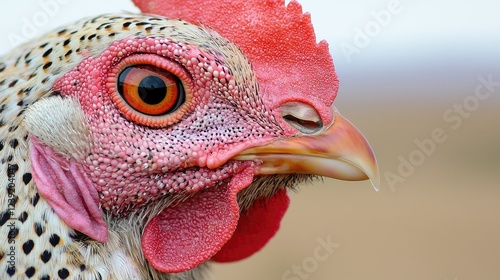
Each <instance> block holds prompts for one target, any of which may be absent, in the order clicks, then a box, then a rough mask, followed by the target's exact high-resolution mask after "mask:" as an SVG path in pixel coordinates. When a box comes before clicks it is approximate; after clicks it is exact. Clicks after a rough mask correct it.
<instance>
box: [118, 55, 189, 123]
mask: <svg viewBox="0 0 500 280" xmlns="http://www.w3.org/2000/svg"><path fill="white" fill-rule="evenodd" d="M118 93H119V94H120V95H121V96H122V98H123V99H124V100H125V101H126V102H127V104H128V105H129V106H130V107H132V108H133V109H134V110H137V111H138V112H140V113H143V114H146V115H150V116H161V115H165V114H169V113H172V112H174V111H175V110H177V109H179V107H181V105H182V104H184V102H185V100H186V94H185V91H184V87H183V85H182V83H181V81H180V80H179V78H178V77H177V76H175V75H174V74H172V73H170V72H169V71H167V70H164V69H162V68H158V67H156V66H152V65H133V66H129V67H127V68H125V69H123V70H122V71H121V73H120V74H119V75H118Z"/></svg>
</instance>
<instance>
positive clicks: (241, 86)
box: [0, 15, 307, 280]
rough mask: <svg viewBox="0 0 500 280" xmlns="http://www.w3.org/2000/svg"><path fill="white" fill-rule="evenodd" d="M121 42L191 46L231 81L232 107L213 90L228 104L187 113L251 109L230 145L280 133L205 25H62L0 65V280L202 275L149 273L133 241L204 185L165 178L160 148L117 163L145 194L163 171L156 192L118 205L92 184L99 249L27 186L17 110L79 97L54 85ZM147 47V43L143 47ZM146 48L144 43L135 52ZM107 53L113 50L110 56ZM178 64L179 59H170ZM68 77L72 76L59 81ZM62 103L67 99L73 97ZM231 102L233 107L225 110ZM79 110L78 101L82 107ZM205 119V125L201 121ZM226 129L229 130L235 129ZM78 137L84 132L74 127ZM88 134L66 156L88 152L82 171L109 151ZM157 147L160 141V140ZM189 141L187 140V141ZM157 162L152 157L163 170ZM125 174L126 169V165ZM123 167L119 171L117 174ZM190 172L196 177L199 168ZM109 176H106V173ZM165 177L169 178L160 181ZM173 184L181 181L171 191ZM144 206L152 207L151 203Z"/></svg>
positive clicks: (134, 21)
mask: <svg viewBox="0 0 500 280" xmlns="http://www.w3.org/2000/svg"><path fill="white" fill-rule="evenodd" d="M130 38H132V39H133V40H135V41H134V42H146V41H147V40H153V42H152V44H153V45H154V44H156V45H158V40H162V39H165V40H164V41H162V42H164V44H165V45H170V46H174V45H176V46H178V48H180V49H182V48H193V49H196V50H197V51H198V52H200V53H205V54H208V56H211V58H206V61H205V63H206V65H203V63H201V62H200V65H201V67H200V69H205V70H207V69H208V67H211V65H213V64H214V63H215V64H218V65H219V66H221V67H222V69H223V71H225V72H226V73H228V74H231V83H229V81H226V82H228V84H227V86H228V87H229V86H233V87H234V90H233V92H234V93H235V94H239V95H241V96H240V97H241V99H240V100H239V101H235V100H232V98H234V96H231V95H228V94H227V93H226V92H223V91H220V92H218V94H222V95H224V94H225V95H226V96H225V98H226V99H228V100H229V101H228V102H230V103H227V104H222V103H220V104H218V105H217V106H214V107H209V106H204V107H202V108H205V111H204V113H203V112H197V113H198V117H199V116H200V115H199V114H202V116H205V117H206V116H208V115H209V113H210V112H213V111H217V110H218V111H220V112H225V111H226V110H233V109H234V108H235V107H240V108H243V110H247V109H246V108H252V109H251V110H252V111H251V112H243V113H241V114H240V113H238V117H239V118H242V119H246V120H247V121H248V122H250V123H254V124H255V126H253V127H250V128H249V129H248V130H247V129H246V130H244V131H239V132H237V133H239V134H242V133H243V134H245V133H246V135H243V137H241V138H239V139H240V140H237V141H243V140H244V139H245V138H248V137H255V138H259V137H261V138H262V137H263V138H265V135H270V136H276V135H280V134H281V133H282V132H281V131H279V129H277V127H278V126H276V125H275V124H274V121H273V118H272V116H269V114H268V113H267V112H266V109H265V107H264V106H263V105H262V101H261V100H260V99H259V97H258V95H257V94H256V93H257V90H258V85H257V82H256V80H255V75H254V73H253V71H252V69H251V65H250V63H249V62H248V61H247V60H246V59H245V57H244V56H243V55H242V53H241V52H240V51H239V49H238V48H237V47H236V46H235V45H233V44H232V43H230V42H228V41H226V40H225V39H223V38H222V37H220V36H219V35H217V34H216V33H215V32H213V31H211V30H209V29H207V28H203V27H198V26H194V25H191V24H188V23H186V22H183V21H180V20H168V19H164V18H157V17H151V16H143V15H105V16H100V17H95V18H90V19H84V20H81V21H79V22H77V23H75V24H74V25H68V26H66V27H65V28H62V29H59V30H57V31H55V32H53V33H49V34H47V35H45V36H43V37H41V38H39V39H37V40H34V41H32V42H30V43H27V44H24V45H22V46H20V47H18V48H17V49H16V50H14V51H13V52H12V53H11V54H9V55H7V56H5V57H1V58H0V159H1V165H2V168H1V170H3V172H2V173H0V183H1V184H2V187H1V188H0V236H2V240H8V241H9V242H2V243H1V244H0V278H1V279H9V277H11V278H12V279H25V278H32V279H43V280H47V279H179V280H180V279H205V277H206V275H205V273H204V272H203V271H204V270H205V268H206V266H205V265H201V266H199V267H198V268H196V269H193V270H191V271H187V272H184V273H180V274H175V275H168V274H164V273H161V272H158V271H156V270H155V269H153V268H152V267H151V266H150V265H149V263H148V262H147V261H146V260H145V258H144V256H143V254H142V251H141V245H140V235H141V232H142V229H143V227H144V225H145V224H146V222H147V221H149V220H150V219H151V217H152V216H154V215H155V214H156V213H158V212H159V211H161V209H163V208H164V207H165V206H166V205H168V204H170V203H172V201H173V200H174V199H177V198H179V197H182V196H183V195H188V194H185V193H186V192H187V193H189V192H190V191H194V190H197V188H206V187H210V184H211V183H207V184H201V185H199V186H193V185H190V186H189V187H190V188H186V186H185V185H182V182H184V181H183V180H180V179H178V178H175V174H174V173H175V171H176V168H179V166H174V167H172V168H170V167H169V166H171V165H168V164H166V163H165V162H175V161H176V160H177V161H178V158H176V157H175V156H172V153H167V154H168V155H163V158H162V157H161V156H160V152H161V151H156V153H154V152H153V154H154V156H155V158H154V159H153V161H151V158H150V159H148V160H149V161H148V160H146V161H145V162H144V161H141V160H140V157H142V156H143V155H144V154H143V152H144V151H145V150H143V149H142V148H141V147H137V149H136V150H134V151H132V152H131V153H128V154H127V157H129V158H133V159H134V160H137V161H136V162H135V163H133V164H132V166H138V169H137V171H138V173H139V175H136V177H135V179H134V180H143V181H142V182H143V185H141V187H147V186H148V185H147V184H149V183H147V182H149V181H151V180H150V179H151V178H154V179H156V180H158V179H161V178H159V175H158V172H159V171H161V172H163V174H167V175H164V176H163V178H164V179H163V184H157V183H156V182H153V183H154V184H156V186H157V188H156V189H154V188H153V186H150V187H151V188H144V189H146V190H147V189H149V190H152V189H154V191H145V192H143V193H140V192H137V189H130V190H128V191H127V190H123V188H121V189H119V191H120V192H125V193H127V194H131V193H133V192H135V193H137V195H136V196H133V195H130V196H126V198H125V200H120V201H118V199H114V198H112V196H109V194H107V192H112V191H115V192H116V189H113V186H112V185H110V184H103V185H101V187H102V188H101V189H100V192H99V194H100V201H101V207H102V208H103V210H104V212H105V213H107V214H106V221H107V223H108V226H109V241H108V242H107V243H99V242H96V241H93V240H92V239H89V238H87V237H86V236H84V235H82V234H81V233H78V232H76V231H75V230H73V229H72V228H70V227H69V226H67V225H66V224H65V223H64V222H63V221H62V220H61V219H60V218H59V217H58V216H57V215H56V214H55V213H54V211H53V210H52V209H51V207H50V206H49V205H48V203H47V201H46V200H45V199H44V198H43V197H41V196H40V195H39V193H38V192H37V188H36V186H35V185H34V180H33V179H32V174H31V165H30V154H29V147H30V139H29V135H28V130H27V128H26V127H25V124H24V123H23V121H24V117H25V114H26V111H27V109H28V110H29V108H30V105H32V104H33V103H35V102H37V101H38V100H41V99H45V98H56V97H57V96H58V95H59V89H65V90H66V91H68V92H72V93H73V95H77V94H80V92H79V91H78V90H71V87H72V86H74V85H68V84H60V85H56V84H55V82H56V81H59V80H61V79H63V77H64V75H75V76H77V74H75V71H78V70H79V69H78V67H79V65H81V63H82V62H84V61H86V60H87V59H90V60H93V59H95V58H97V57H100V56H102V55H103V52H105V51H111V52H120V51H125V49H127V48H129V47H131V46H132V44H133V42H132V41H130V42H129V41H128V40H129V39H130ZM148 38H149V39H148ZM137 40H139V41H137ZM155 40H156V43H155V42H154V41H155ZM167 41H168V42H167ZM149 42H150V43H151V41H149ZM120 44H121V45H120ZM146 45H147V44H146V43H145V45H144V46H146ZM110 46H112V47H113V48H112V49H111V50H110V49H109V48H110ZM120 48H122V49H120ZM164 50H165V49H161V48H159V49H158V50H151V49H148V50H146V49H141V46H139V47H137V48H136V49H135V50H134V51H137V52H153V51H155V52H156V51H157V52H158V53H160V54H161V52H162V51H164ZM105 55H106V54H105ZM184 58H185V57H184ZM184 58H183V57H180V58H179V60H182V59H184ZM184 62H185V63H187V62H186V61H184ZM193 67H197V66H196V65H195V66H193ZM75 69H76V70H75ZM72 71H73V74H68V73H72ZM207 72H210V74H211V75H213V69H211V71H205V72H203V71H202V72H200V73H201V74H200V77H203V76H204V75H206V74H207ZM207 76H208V74H207ZM79 86H81V85H79ZM66 97H68V98H75V96H66ZM194 98H198V100H197V102H199V103H201V104H203V102H205V105H206V102H207V100H209V99H210V98H208V97H207V96H206V95H204V96H201V95H200V96H198V97H194ZM207 98H208V99H207ZM231 100H232V101H231ZM80 102H81V101H80ZM231 102H233V103H232V104H231ZM228 104H229V105H228ZM85 106H86V105H85V104H82V107H85ZM87 109H88V110H90V109H89V108H87ZM87 109H84V111H86V110H87ZM99 109H102V108H99ZM186 110H187V112H188V113H189V115H190V116H194V115H196V114H194V113H193V110H191V111H189V110H188V109H186ZM203 114H205V115H203ZM90 116H91V115H87V119H86V121H87V122H88V123H89V124H90V126H92V124H95V123H93V122H94V121H95V120H93V119H92V117H90ZM186 121H189V122H190V123H192V126H191V127H190V128H189V129H190V130H189V131H188V132H193V133H194V132H198V133H201V132H200V131H197V128H196V125H197V124H199V123H197V121H196V119H195V118H194V117H193V118H191V120H186ZM205 121H207V119H206V118H205ZM228 121H230V120H228V119H227V118H222V119H220V120H215V121H213V122H212V125H213V126H216V125H217V124H219V123H223V122H228ZM234 125H235V127H238V124H237V123H234ZM77 130H78V128H77ZM83 130H84V128H82V131H83ZM198 130H199V129H198ZM58 131H61V133H67V131H64V128H60V127H54V131H53V133H54V134H56V135H57V133H58ZM96 131H98V130H95V129H94V130H92V131H91V135H92V136H91V137H93V139H94V142H95V143H93V144H89V146H88V147H85V145H82V147H81V148H76V151H75V154H78V153H80V154H81V155H85V154H86V153H87V152H88V151H87V149H90V151H91V152H90V153H89V154H88V156H87V157H86V158H85V159H84V160H85V162H86V163H87V164H88V165H87V168H90V167H89V166H92V165H94V167H99V166H101V165H100V164H101V163H102V162H99V163H97V164H95V162H96V160H97V157H99V158H103V157H106V152H107V151H108V152H109V150H107V149H112V147H113V146H114V145H115V144H114V143H111V145H110V144H109V143H107V144H106V143H104V142H105V141H106V140H109V137H110V136H112V135H115V134H114V133H115V132H113V131H111V132H109V133H108V134H106V133H104V132H103V133H102V134H100V135H96ZM177 132H178V133H177ZM177 132H174V134H179V133H180V134H182V133H181V132H182V131H180V130H179V131H177ZM235 133H236V132H235ZM137 136H139V137H147V136H150V138H149V139H153V140H149V142H147V143H146V144H145V145H144V147H146V146H151V145H155V144H156V143H158V142H154V137H153V136H154V135H148V134H147V129H144V130H143V131H142V132H141V131H133V133H131V134H130V137H131V139H132V138H133V139H135V138H136V137H137ZM203 137H213V138H216V139H213V140H214V141H218V142H220V143H222V144H223V145H232V144H234V145H237V144H238V143H237V141H236V140H234V139H232V138H231V135H225V134H224V132H223V131H222V132H220V134H212V135H205V136H203ZM42 138H43V137H42ZM47 139H48V138H47ZM47 139H45V141H48V142H50V141H53V139H52V140H50V139H49V140H47ZM158 139H159V138H158ZM41 140H42V142H43V141H44V140H43V139H41ZM160 140H165V139H164V138H161V139H160ZM56 141H57V140H56ZM178 141H181V142H182V141H185V139H184V140H182V138H181V139H178ZM193 141H194V142H196V139H194V140H193ZM235 141H236V142H235ZM192 144H193V143H192ZM194 144H195V143H194ZM200 145H201V144H200ZM138 146H140V145H138ZM134 147H135V146H134ZM63 150H64V149H63ZM205 150H206V148H205ZM146 151H147V149H146ZM134 155H139V157H138V158H135V157H134ZM149 155H151V153H149V154H146V158H148V157H149ZM75 157H77V156H75ZM158 160H162V162H164V163H163V165H162V164H161V163H159V161H158ZM106 162H108V161H106ZM144 163H146V166H144ZM183 164H184V167H187V168H189V167H192V166H201V167H204V166H207V164H208V165H209V164H214V163H210V159H208V161H207V157H205V161H204V162H194V161H192V162H189V160H188V161H184V163H183ZM115 167H116V166H115ZM129 167H130V166H126V168H129ZM126 168H124V170H123V171H122V172H126V170H125V169H126ZM233 168H236V167H233V166H228V167H227V170H226V171H227V173H228V174H230V173H231V172H232V171H231V170H233ZM196 170H197V172H198V171H199V169H196ZM145 171H147V172H145ZM112 172H116V171H114V170H112ZM141 172H142V173H141ZM151 172H153V173H151ZM169 172H170V173H171V174H168V173H169ZM206 172H211V173H210V174H212V175H213V176H219V179H221V180H223V179H224V178H226V177H227V176H228V175H227V174H226V175H220V173H215V172H213V171H210V170H209V169H208V168H207V169H206V170H205V173H206ZM103 174H104V175H103ZM103 174H100V175H99V176H101V177H98V176H96V177H94V178H93V180H94V182H95V183H96V184H100V183H101V182H102V180H103V179H104V178H111V177H109V176H111V174H107V173H106V172H103ZM127 174H129V173H127ZM141 174H143V175H141ZM146 174H149V175H146ZM151 174H153V175H151ZM202 174H203V173H202ZM217 174H219V175H217ZM122 175H124V174H122ZM203 175H205V176H206V175H207V174H203ZM141 176H142V177H141ZM172 176H174V177H172ZM224 176H226V177H224ZM191 178H192V176H191ZM305 179H307V177H305V176H298V177H297V178H292V179H290V177H288V176H285V177H283V178H281V179H280V177H276V179H275V180H286V181H287V182H289V181H290V180H292V181H293V183H290V184H289V185H290V186H293V185H294V184H295V182H298V181H302V180H305ZM160 181H161V180H160ZM173 182H181V183H180V185H177V187H175V186H174V184H173ZM258 184H262V182H258ZM252 189H253V191H255V188H251V187H250V188H248V190H249V191H252ZM275 191H276V188H272V189H270V188H266V189H265V192H266V193H259V194H256V195H255V196H263V197H269V196H271V195H272V193H273V192H275ZM169 194H177V195H169ZM152 201H155V202H156V203H152V204H151V202H152ZM250 204H251V201H248V199H247V200H245V201H244V202H242V208H243V209H246V208H248V207H249V205H250ZM12 254H15V258H16V260H15V269H12V268H13V267H12V266H11V265H10V264H9V260H10V258H11V256H10V255H12Z"/></svg>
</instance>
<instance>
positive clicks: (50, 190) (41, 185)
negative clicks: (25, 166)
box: [30, 136, 108, 242]
mask: <svg viewBox="0 0 500 280" xmlns="http://www.w3.org/2000/svg"><path fill="white" fill-rule="evenodd" d="M30 140H31V147H30V151H31V168H32V173H33V179H34V181H35V185H36V187H37V189H38V192H39V193H40V195H41V196H42V197H43V198H45V200H47V202H48V203H49V205H50V206H51V207H52V209H53V210H54V212H55V213H56V214H57V215H58V216H59V217H60V218H61V219H62V220H63V221H64V222H65V223H66V224H68V226H70V227H71V228H73V229H75V230H77V231H79V232H81V233H83V234H85V235H87V236H89V237H90V238H93V239H95V240H97V241H99V242H107V241H108V227H107V224H106V222H105V221H104V218H103V212H102V210H101V209H100V208H99V195H98V193H97V190H96V189H95V187H94V185H93V183H92V181H90V179H89V178H88V176H87V174H86V173H85V172H84V171H83V170H82V166H81V165H80V164H78V163H76V162H75V161H74V160H72V159H70V160H67V159H65V158H63V157H61V156H60V155H58V154H57V153H55V152H54V150H52V148H50V147H48V146H46V145H44V144H42V143H41V142H40V140H38V139H37V138H36V137H34V136H31V137H30Z"/></svg>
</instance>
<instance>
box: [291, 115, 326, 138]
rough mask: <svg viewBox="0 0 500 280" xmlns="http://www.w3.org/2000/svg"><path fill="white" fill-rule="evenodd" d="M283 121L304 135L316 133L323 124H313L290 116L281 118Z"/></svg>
mask: <svg viewBox="0 0 500 280" xmlns="http://www.w3.org/2000/svg"><path fill="white" fill-rule="evenodd" d="M283 119H285V121H286V122H287V123H288V124H289V125H291V126H293V127H295V128H296V129H298V130H299V131H300V132H302V133H305V134H314V133H316V132H318V131H320V130H321V128H322V127H323V124H322V123H321V121H320V122H314V121H308V120H301V119H299V118H297V117H294V116H292V115H286V116H283Z"/></svg>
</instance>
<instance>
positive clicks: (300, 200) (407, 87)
mask: <svg viewBox="0 0 500 280" xmlns="http://www.w3.org/2000/svg"><path fill="white" fill-rule="evenodd" d="M49 2H55V3H57V5H56V6H57V8H54V9H52V10H51V12H50V13H47V12H43V11H44V10H43V5H46V3H49ZM300 2H301V3H302V5H303V8H304V11H307V12H310V13H311V14H312V20H313V24H314V25H315V28H316V31H317V37H318V39H326V40H327V41H328V42H329V43H330V47H331V51H332V55H333V58H334V61H335V66H336V69H337V73H338V75H339V78H340V81H341V87H340V92H339V95H338V97H337V100H336V101H335V102H336V106H337V108H339V110H340V111H341V112H342V113H343V115H344V116H346V117H347V118H348V119H350V120H351V121H352V122H353V123H354V124H356V125H357V126H358V128H359V129H360V130H361V131H362V132H363V133H364V135H365V136H366V137H367V138H368V140H369V141H370V143H371V145H372V147H373V149H374V150H375V152H376V154H377V157H378V161H379V165H380V170H381V178H382V183H381V188H380V191H379V192H375V191H374V190H373V189H372V187H371V185H370V183H369V182H342V181H335V180H329V179H325V180H324V182H320V183H317V184H314V185H310V186H304V187H302V189H301V191H300V192H299V193H296V194H292V205H291V208H290V210H289V211H288V213H287V215H286V217H285V219H284V221H283V224H282V229H281V230H280V232H279V233H278V235H277V236H276V237H275V238H274V239H273V240H272V241H271V242H270V243H269V245H268V246H267V247H265V248H264V250H262V251H261V252H259V253H258V254H256V255H254V256H252V257H251V258H249V259H247V260H245V261H242V262H238V263H232V264H223V265H216V266H215V268H214V270H213V275H214V279H217V280H229V279H240V280H247V279H248V280H250V279H283V280H298V279H300V280H304V279H311V280H316V279H320V280H326V279H342V280H344V279H345V280H347V279H349V280H358V279H359V280H361V279H380V280H382V279H384V280H396V279H405V280H413V279H415V280H417V279H418V280H422V279H426V280H466V279H486V280H488V279H500V265H499V263H500V17H499V16H498V12H499V11H500V2H498V1H496V0H476V1H474V2H473V1H470V0H469V1H466V0H458V1H457V0H456V1H451V0H441V1H431V0H420V1H411V0H400V1H399V0H389V1H388V0H370V1H368V0H358V1H338V0H323V1H320V0H303V1H300ZM0 10H1V11H2V13H3V14H4V16H3V17H1V18H0V54H3V53H5V52H7V51H8V50H10V49H13V48H14V47H15V46H16V44H18V43H20V42H21V41H22V40H24V39H31V38H34V37H35V35H38V34H41V33H43V32H46V31H48V30H50V29H53V28H55V27H57V26H60V25H63V24H65V23H68V22H71V21H74V20H76V19H79V18H80V17H83V16H89V15H96V14H99V13H104V12H120V11H137V10H136V8H135V7H134V6H133V5H132V4H131V3H129V2H128V1H127V0H116V1H99V0H86V1H76V0H33V1H31V0H23V1H16V2H8V3H7V2H5V1H2V2H0ZM41 13H44V15H42V14H41ZM325 244H329V245H325ZM318 252H319V254H318Z"/></svg>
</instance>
